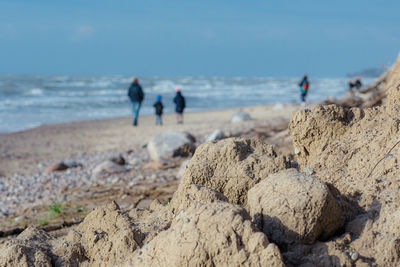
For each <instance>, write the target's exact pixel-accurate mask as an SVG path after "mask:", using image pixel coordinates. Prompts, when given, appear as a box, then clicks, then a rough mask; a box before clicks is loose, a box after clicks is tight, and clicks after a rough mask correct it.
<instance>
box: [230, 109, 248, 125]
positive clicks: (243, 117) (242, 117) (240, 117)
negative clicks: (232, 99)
mask: <svg viewBox="0 0 400 267" xmlns="http://www.w3.org/2000/svg"><path fill="white" fill-rule="evenodd" d="M249 120H251V117H250V115H249V113H247V112H243V111H240V112H236V113H235V114H233V115H232V117H231V122H232V123H236V122H243V121H249Z"/></svg>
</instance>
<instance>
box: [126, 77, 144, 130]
mask: <svg viewBox="0 0 400 267" xmlns="http://www.w3.org/2000/svg"><path fill="white" fill-rule="evenodd" d="M128 96H129V98H130V100H131V103H132V113H133V123H132V125H133V126H137V125H138V117H139V110H140V106H141V105H142V101H143V99H144V93H143V89H142V87H141V86H140V84H139V79H138V78H134V79H133V81H132V84H131V86H130V87H129V89H128Z"/></svg>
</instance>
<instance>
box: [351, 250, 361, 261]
mask: <svg viewBox="0 0 400 267" xmlns="http://www.w3.org/2000/svg"><path fill="white" fill-rule="evenodd" d="M358 257H359V255H358V252H357V251H354V252H350V258H351V260H352V261H356V260H358Z"/></svg>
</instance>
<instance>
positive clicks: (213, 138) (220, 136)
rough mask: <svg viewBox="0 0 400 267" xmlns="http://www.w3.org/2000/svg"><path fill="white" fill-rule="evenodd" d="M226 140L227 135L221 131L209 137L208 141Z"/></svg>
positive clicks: (216, 131)
mask: <svg viewBox="0 0 400 267" xmlns="http://www.w3.org/2000/svg"><path fill="white" fill-rule="evenodd" d="M224 138H225V133H224V132H223V131H221V130H219V129H217V130H215V131H214V132H212V133H211V134H209V135H207V137H206V141H217V140H221V139H224Z"/></svg>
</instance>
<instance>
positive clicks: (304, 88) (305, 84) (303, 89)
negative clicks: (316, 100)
mask: <svg viewBox="0 0 400 267" xmlns="http://www.w3.org/2000/svg"><path fill="white" fill-rule="evenodd" d="M299 87H300V98H301V101H302V102H306V96H307V93H308V88H309V87H310V82H309V81H308V77H307V74H304V75H303V79H302V80H301V81H300V83H299Z"/></svg>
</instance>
